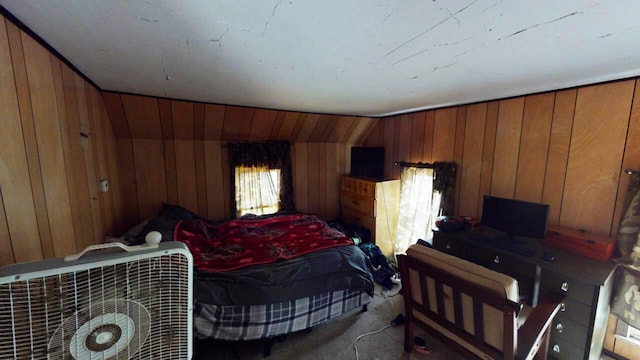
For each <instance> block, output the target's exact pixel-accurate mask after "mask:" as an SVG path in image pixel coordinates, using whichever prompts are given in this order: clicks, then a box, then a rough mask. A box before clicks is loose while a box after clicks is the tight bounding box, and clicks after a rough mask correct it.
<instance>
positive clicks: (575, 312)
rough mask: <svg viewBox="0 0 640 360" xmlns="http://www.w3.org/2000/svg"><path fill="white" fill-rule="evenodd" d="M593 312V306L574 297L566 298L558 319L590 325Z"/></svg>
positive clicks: (557, 316)
mask: <svg viewBox="0 0 640 360" xmlns="http://www.w3.org/2000/svg"><path fill="white" fill-rule="evenodd" d="M541 294H544V292H542V293H541ZM592 312H593V309H591V306H589V305H586V304H583V303H581V302H579V301H576V300H574V299H570V298H565V299H564V301H563V306H562V307H561V308H560V311H559V312H558V315H556V319H569V320H571V321H574V322H576V323H578V324H580V325H584V326H589V319H590V318H591V313H592Z"/></svg>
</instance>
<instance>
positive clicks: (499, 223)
mask: <svg viewBox="0 0 640 360" xmlns="http://www.w3.org/2000/svg"><path fill="white" fill-rule="evenodd" d="M548 222H549V205H547V204H540V203H533V202H527V201H521V200H513V199H505V198H500V197H495V196H489V195H485V196H484V198H483V201H482V219H481V223H482V224H483V225H487V226H490V227H492V228H494V229H496V230H500V231H503V232H505V233H507V235H508V236H509V237H510V238H514V237H516V236H523V237H531V238H538V239H544V237H545V235H546V233H547V224H548Z"/></svg>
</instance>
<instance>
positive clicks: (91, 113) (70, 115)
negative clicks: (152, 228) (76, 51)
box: [0, 16, 124, 265]
mask: <svg viewBox="0 0 640 360" xmlns="http://www.w3.org/2000/svg"><path fill="white" fill-rule="evenodd" d="M0 128H1V129H2V131H0V144H1V146H0V148H1V149H2V152H1V153H0V248H1V250H0V265H4V264H10V263H14V262H23V261H32V260H40V259H43V258H52V257H60V256H66V255H69V254H73V253H76V252H78V251H79V250H80V249H83V248H84V247H86V246H88V245H90V244H95V243H100V242H104V238H105V235H107V234H112V233H113V234H115V233H118V232H121V231H122V229H123V226H124V223H123V221H122V213H123V211H122V201H121V196H120V191H119V190H120V183H119V178H118V176H117V163H118V160H117V157H116V156H117V152H116V139H115V135H114V132H113V131H112V129H111V125H110V123H109V119H108V117H107V114H106V110H105V108H104V104H103V102H102V98H101V97H100V93H99V92H98V90H97V89H96V88H94V87H93V86H92V85H91V84H89V83H87V82H86V81H85V80H83V79H82V78H81V77H80V76H79V75H78V74H77V73H75V72H74V71H73V70H71V69H70V68H69V67H68V66H67V65H66V64H64V63H62V62H61V61H60V60H59V59H58V58H57V57H55V56H54V55H52V54H51V53H50V52H49V51H48V50H47V49H45V48H44V47H42V46H41V45H40V44H39V43H38V42H36V41H35V40H34V39H33V38H31V37H30V36H29V35H27V34H26V33H24V32H23V31H21V30H20V29H19V28H18V27H17V26H16V25H14V24H13V23H11V22H10V21H8V20H7V19H6V18H4V17H2V16H0ZM102 179H106V180H108V181H109V182H110V185H111V186H110V191H109V192H107V193H100V192H99V191H98V182H99V181H100V180H102Z"/></svg>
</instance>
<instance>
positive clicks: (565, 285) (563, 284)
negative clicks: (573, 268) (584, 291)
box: [560, 281, 569, 292]
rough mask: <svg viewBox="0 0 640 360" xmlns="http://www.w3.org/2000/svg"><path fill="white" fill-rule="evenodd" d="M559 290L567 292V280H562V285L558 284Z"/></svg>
mask: <svg viewBox="0 0 640 360" xmlns="http://www.w3.org/2000/svg"><path fill="white" fill-rule="evenodd" d="M560 290H562V291H564V292H567V291H569V283H568V282H566V281H565V282H563V283H562V285H560Z"/></svg>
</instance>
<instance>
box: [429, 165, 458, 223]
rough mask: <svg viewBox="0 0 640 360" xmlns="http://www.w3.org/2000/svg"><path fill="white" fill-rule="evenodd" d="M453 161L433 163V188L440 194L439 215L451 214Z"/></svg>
mask: <svg viewBox="0 0 640 360" xmlns="http://www.w3.org/2000/svg"><path fill="white" fill-rule="evenodd" d="M457 167H458V166H457V165H456V163H454V162H435V163H433V172H434V173H433V190H434V191H438V192H440V194H441V200H440V215H443V216H444V215H447V216H451V215H453V197H454V195H455V190H456V169H457Z"/></svg>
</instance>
